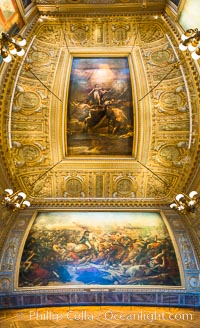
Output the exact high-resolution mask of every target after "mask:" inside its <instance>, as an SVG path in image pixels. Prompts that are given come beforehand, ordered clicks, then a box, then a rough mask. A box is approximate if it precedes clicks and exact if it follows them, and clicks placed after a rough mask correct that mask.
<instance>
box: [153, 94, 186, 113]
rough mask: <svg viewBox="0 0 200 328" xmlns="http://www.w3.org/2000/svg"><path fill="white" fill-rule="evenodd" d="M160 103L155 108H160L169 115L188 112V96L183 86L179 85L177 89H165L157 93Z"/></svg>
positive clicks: (160, 110)
mask: <svg viewBox="0 0 200 328" xmlns="http://www.w3.org/2000/svg"><path fill="white" fill-rule="evenodd" d="M157 97H158V99H159V101H158V104H157V105H155V108H157V109H158V111H159V112H160V113H166V114H169V115H174V114H176V113H177V112H182V113H184V112H188V104H187V97H186V94H185V92H184V91H183V89H182V87H178V88H177V89H176V90H174V91H173V92H172V91H164V92H160V91H159V93H158V94H157V96H156V98H157Z"/></svg>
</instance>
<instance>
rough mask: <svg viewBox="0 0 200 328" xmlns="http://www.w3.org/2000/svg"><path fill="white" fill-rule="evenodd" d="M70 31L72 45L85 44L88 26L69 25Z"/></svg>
mask: <svg viewBox="0 0 200 328" xmlns="http://www.w3.org/2000/svg"><path fill="white" fill-rule="evenodd" d="M70 31H71V34H72V36H71V41H72V43H73V44H81V45H84V44H86V43H87V41H88V38H87V33H88V31H89V25H88V24H71V25H70Z"/></svg>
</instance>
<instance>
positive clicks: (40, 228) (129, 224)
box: [18, 211, 181, 288]
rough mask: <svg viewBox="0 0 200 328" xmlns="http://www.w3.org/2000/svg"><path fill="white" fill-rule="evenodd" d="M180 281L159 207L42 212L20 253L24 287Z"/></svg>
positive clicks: (175, 284) (173, 253) (120, 284)
mask: <svg viewBox="0 0 200 328" xmlns="http://www.w3.org/2000/svg"><path fill="white" fill-rule="evenodd" d="M91 285H95V286H96V287H99V288H101V286H102V285H103V286H105V285H107V286H111V287H112V286H129V287H131V286H135V285H136V286H137V285H140V286H141V285H142V286H149V285H158V286H159V285H160V286H163V285H164V286H180V285H181V280H180V274H179V268H178V264H177V259H176V255H175V251H174V247H173V244H172V240H171V238H170V236H169V233H168V230H167V228H166V226H165V223H164V221H163V218H162V217H161V215H160V213H158V212H145V213H144V212H107V211H105V212H40V213H38V214H37V216H36V218H35V221H34V223H33V225H32V227H31V229H30V231H29V234H28V237H27V240H26V242H25V246H24V250H23V254H22V257H21V263H20V269H19V281H18V286H19V287H22V288H23V287H34V286H35V287H38V286H66V287H67V286H68V287H72V286H75V287H78V286H79V287H86V286H91Z"/></svg>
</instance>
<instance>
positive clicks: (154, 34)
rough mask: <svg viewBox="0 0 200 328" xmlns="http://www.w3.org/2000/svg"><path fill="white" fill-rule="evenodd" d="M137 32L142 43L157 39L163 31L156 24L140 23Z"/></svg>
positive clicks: (161, 35) (161, 36)
mask: <svg viewBox="0 0 200 328" xmlns="http://www.w3.org/2000/svg"><path fill="white" fill-rule="evenodd" d="M139 32H140V38H141V41H142V42H144V43H152V42H155V41H159V40H160V39H162V38H163V37H164V32H163V31H162V29H161V27H160V26H159V25H158V24H140V28H139Z"/></svg>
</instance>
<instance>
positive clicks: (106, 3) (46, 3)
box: [36, 0, 167, 15]
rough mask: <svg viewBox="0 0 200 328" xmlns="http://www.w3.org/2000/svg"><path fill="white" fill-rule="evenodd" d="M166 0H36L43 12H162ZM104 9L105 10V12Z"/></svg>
mask: <svg viewBox="0 0 200 328" xmlns="http://www.w3.org/2000/svg"><path fill="white" fill-rule="evenodd" d="M166 2H167V0H56V1H53V0H36V5H37V8H38V10H39V11H40V12H43V13H54V12H58V11H60V12H64V13H71V14H72V13H73V14H85V13H87V14H91V13H93V14H94V13H95V14H97V15H98V14H100V13H101V14H102V13H103V14H109V13H114V12H115V13H122V12H123V13H130V12H134V13H136V12H137V13H143V14H144V13H146V12H163V11H164V9H165V5H166ZM105 9H106V12H105Z"/></svg>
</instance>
